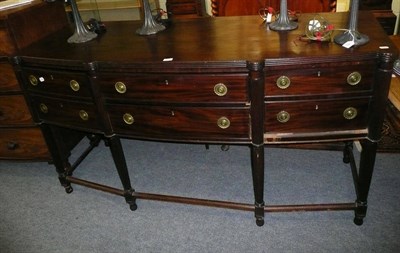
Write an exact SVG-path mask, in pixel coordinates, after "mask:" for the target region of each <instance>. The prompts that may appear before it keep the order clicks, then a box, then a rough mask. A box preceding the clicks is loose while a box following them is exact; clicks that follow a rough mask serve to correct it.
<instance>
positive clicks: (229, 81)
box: [98, 74, 248, 103]
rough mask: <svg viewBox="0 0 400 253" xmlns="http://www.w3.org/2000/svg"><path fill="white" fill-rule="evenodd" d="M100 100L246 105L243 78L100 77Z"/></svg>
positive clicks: (243, 76) (206, 76)
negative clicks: (239, 103) (101, 94)
mask: <svg viewBox="0 0 400 253" xmlns="http://www.w3.org/2000/svg"><path fill="white" fill-rule="evenodd" d="M98 82H99V86H100V90H101V92H102V93H103V95H104V97H106V98H110V99H130V100H131V99H134V100H135V101H151V102H180V103H181V102H188V103H195V102H216V103H217V102H218V103H220V102H241V103H245V102H247V101H248V95H247V74H238V75H190V74H183V75H167V74H166V75H154V76H152V75H101V76H99V80H98Z"/></svg>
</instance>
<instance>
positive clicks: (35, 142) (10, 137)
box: [0, 127, 50, 160]
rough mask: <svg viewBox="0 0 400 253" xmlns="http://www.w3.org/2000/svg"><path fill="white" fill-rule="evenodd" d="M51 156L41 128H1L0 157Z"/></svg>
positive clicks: (40, 157) (38, 158)
mask: <svg viewBox="0 0 400 253" xmlns="http://www.w3.org/2000/svg"><path fill="white" fill-rule="evenodd" d="M49 158H50V154H49V152H48V149H47V145H46V143H45V141H44V138H43V135H42V132H41V130H40V129H39V128H37V127H36V128H18V129H15V128H13V129H9V128H2V129H0V159H26V160H31V159H32V160H48V159H49Z"/></svg>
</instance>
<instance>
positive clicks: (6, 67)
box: [0, 58, 50, 160]
mask: <svg viewBox="0 0 400 253" xmlns="http://www.w3.org/2000/svg"><path fill="white" fill-rule="evenodd" d="M0 72H1V77H0V159H15V160H22V159H23V160H33V159H35V160H36V159H37V160H47V159H49V156H50V155H49V153H48V150H47V146H46V144H45V141H44V139H43V135H42V132H41V130H40V128H38V127H36V124H35V123H34V122H33V120H32V117H31V113H30V110H29V109H28V105H27V104H26V102H25V98H24V95H23V93H22V91H21V88H20V87H19V83H18V81H17V78H16V76H15V74H14V70H13V68H12V65H11V64H10V63H9V62H8V61H7V58H3V60H2V61H0Z"/></svg>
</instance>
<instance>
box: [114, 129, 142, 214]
mask: <svg viewBox="0 0 400 253" xmlns="http://www.w3.org/2000/svg"><path fill="white" fill-rule="evenodd" d="M107 141H108V145H109V147H110V150H111V154H112V157H113V159H114V163H115V166H116V168H117V171H118V176H119V178H120V180H121V183H122V186H123V187H124V197H125V200H126V203H128V204H129V207H130V209H131V210H132V211H134V210H136V209H137V205H136V198H135V197H134V196H133V194H132V193H133V192H134V191H135V190H134V189H133V188H132V186H131V180H130V178H129V172H128V167H127V165H126V160H125V155H124V151H123V149H122V145H121V141H120V139H119V137H115V136H114V137H111V138H108V139H107Z"/></svg>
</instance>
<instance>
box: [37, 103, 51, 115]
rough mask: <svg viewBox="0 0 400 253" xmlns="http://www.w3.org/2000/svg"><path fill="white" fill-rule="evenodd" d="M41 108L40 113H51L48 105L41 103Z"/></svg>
mask: <svg viewBox="0 0 400 253" xmlns="http://www.w3.org/2000/svg"><path fill="white" fill-rule="evenodd" d="M39 108H40V111H41V112H43V113H48V112H49V108H47V105H45V104H43V103H41V104H40V105H39Z"/></svg>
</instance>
